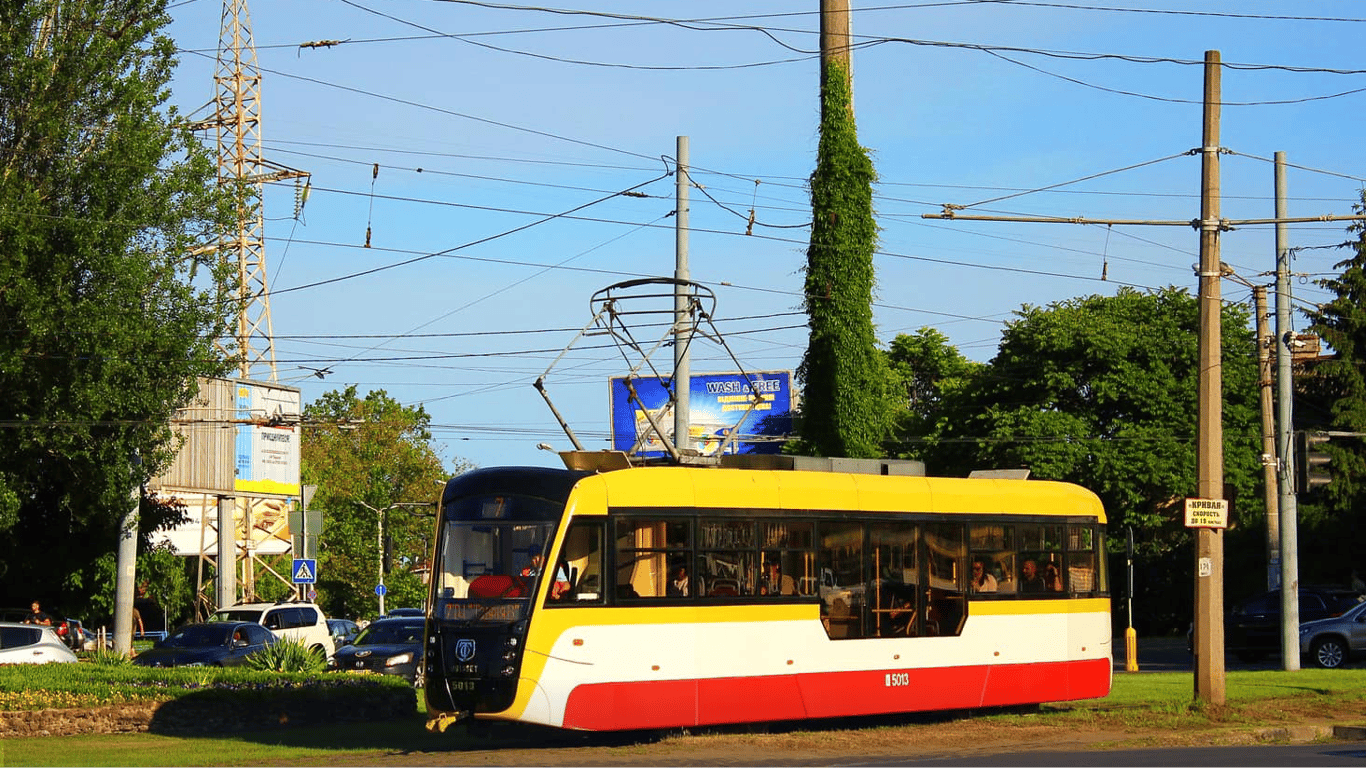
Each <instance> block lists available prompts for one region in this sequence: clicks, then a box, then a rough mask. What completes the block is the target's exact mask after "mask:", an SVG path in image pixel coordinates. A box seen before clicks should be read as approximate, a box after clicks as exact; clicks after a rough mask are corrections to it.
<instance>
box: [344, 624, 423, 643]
mask: <svg viewBox="0 0 1366 768" xmlns="http://www.w3.org/2000/svg"><path fill="white" fill-rule="evenodd" d="M422 628H423V622H420V621H411V622H409V621H404V622H394V623H392V624H390V623H388V622H376V623H374V624H371V625H370V626H368V627H366V628H365V631H363V632H361V633H360V636H359V637H357V638H356V643H355V644H356V645H391V644H394V643H421V642H422Z"/></svg>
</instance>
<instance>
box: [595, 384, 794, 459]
mask: <svg viewBox="0 0 1366 768" xmlns="http://www.w3.org/2000/svg"><path fill="white" fill-rule="evenodd" d="M691 378H692V380H691V382H690V386H689V388H688V439H687V440H685V441H682V442H681V444H679V446H678V447H679V448H684V449H687V448H692V449H694V450H696V451H697V452H698V453H699V454H700V455H702V456H715V455H717V454H718V452H719V451H720V450H721V448H722V446H723V445H724V446H725V452H726V453H779V452H780V451H781V449H782V445H783V442H784V441H785V440H786V439H787V436H788V435H789V434H790V433H791V431H792V399H793V398H792V372H791V371H761V372H758V373H699V374H694V375H693V376H692V377H691ZM665 381H667V380H666V379H661V378H659V377H654V376H641V377H634V378H632V379H631V383H632V385H633V386H634V387H635V390H636V395H637V396H638V397H639V400H640V402H639V403H635V402H632V400H631V396H630V390H629V389H628V388H627V386H626V382H627V378H626V377H625V376H614V377H613V378H612V379H611V382H610V385H611V406H612V447H613V449H615V450H618V451H625V452H626V453H630V454H633V455H636V456H665V455H667V454H666V451H665V450H664V443H663V442H662V441H660V439H659V437H658V436H657V435H656V434H655V432H654V430H653V429H652V428H651V427H650V421H651V420H652V419H653V421H654V423H655V424H657V425H658V426H659V428H660V430H662V431H663V432H664V434H665V435H667V436H668V437H669V439H670V440H673V432H674V414H673V404H672V403H671V402H670V400H671V399H670V397H669V391H668V390H667V389H665V386H664V382H665ZM756 395H757V398H758V399H757V400H756ZM751 404H752V405H753V408H751V407H750V406H751ZM732 435H734V440H731V441H730V442H727V438H729V437H731V436H732Z"/></svg>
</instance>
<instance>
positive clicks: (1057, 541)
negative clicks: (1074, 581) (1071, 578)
mask: <svg viewBox="0 0 1366 768" xmlns="http://www.w3.org/2000/svg"><path fill="white" fill-rule="evenodd" d="M1017 535H1018V537H1019V544H1020V592H1021V593H1022V594H1047V593H1050V592H1064V591H1066V589H1067V584H1066V576H1067V574H1066V571H1065V570H1064V566H1063V557H1062V549H1063V526H1061V525H1032V524H1031V525H1020V526H1018V527H1017Z"/></svg>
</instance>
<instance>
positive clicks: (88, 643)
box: [80, 627, 114, 651]
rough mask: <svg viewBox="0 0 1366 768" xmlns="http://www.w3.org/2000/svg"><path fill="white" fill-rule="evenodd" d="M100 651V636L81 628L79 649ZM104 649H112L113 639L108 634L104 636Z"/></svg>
mask: <svg viewBox="0 0 1366 768" xmlns="http://www.w3.org/2000/svg"><path fill="white" fill-rule="evenodd" d="M99 649H100V636H99V635H98V634H96V633H94V632H91V631H90V630H88V629H86V628H85V627H81V648H80V650H82V651H97V650H99ZM104 649H105V650H107V651H112V650H113V649H114V638H113V637H112V636H110V635H108V634H106V635H105V636H104Z"/></svg>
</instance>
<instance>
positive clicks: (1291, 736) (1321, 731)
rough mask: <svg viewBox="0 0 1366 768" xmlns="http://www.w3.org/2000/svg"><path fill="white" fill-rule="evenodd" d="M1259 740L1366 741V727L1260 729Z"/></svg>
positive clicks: (1297, 742) (1301, 741)
mask: <svg viewBox="0 0 1366 768" xmlns="http://www.w3.org/2000/svg"><path fill="white" fill-rule="evenodd" d="M1256 734H1257V738H1258V739H1259V740H1263V741H1289V742H1292V743H1296V744H1300V743H1305V742H1314V741H1327V740H1330V739H1336V740H1338V741H1366V726H1362V725H1289V726H1285V727H1283V728H1281V727H1278V728H1259V729H1257V730H1256Z"/></svg>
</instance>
